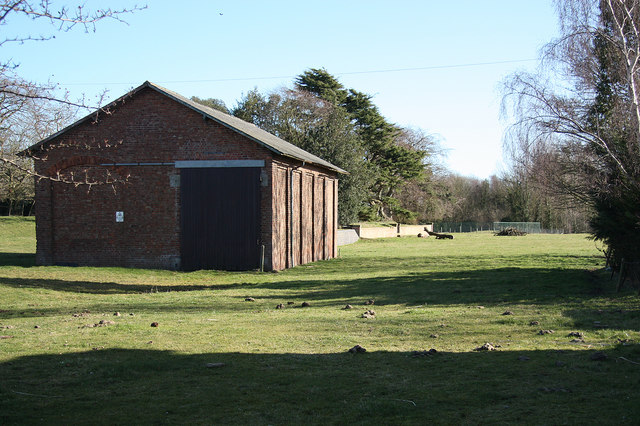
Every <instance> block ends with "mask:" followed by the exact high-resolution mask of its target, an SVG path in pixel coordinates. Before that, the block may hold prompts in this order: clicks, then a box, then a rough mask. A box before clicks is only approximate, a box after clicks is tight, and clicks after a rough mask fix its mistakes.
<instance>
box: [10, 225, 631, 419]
mask: <svg viewBox="0 0 640 426" xmlns="http://www.w3.org/2000/svg"><path fill="white" fill-rule="evenodd" d="M34 250H35V242H34V237H33V221H32V220H24V219H4V218H3V219H0V335H2V336H3V337H4V338H2V339H0V424H43V423H44V424H116V423H128V424H230V423H232V424H300V423H310V424H321V423H322V424H326V423H328V424H336V423H354V424H365V423H367V424H369V423H371V422H376V423H382V424H425V423H429V422H432V423H439V424H479V423H496V422H497V423H513V424H596V423H597V424H634V423H636V422H637V420H638V418H640V408H639V407H640V404H639V403H640V396H639V395H640V394H639V393H638V389H639V385H640V365H639V364H637V363H639V362H640V348H639V345H638V342H639V341H640V303H639V299H638V296H637V295H636V293H635V292H634V291H632V290H631V289H628V288H627V289H625V290H624V291H623V292H622V293H615V281H610V280H609V276H608V275H607V274H606V273H604V272H603V271H601V268H602V267H603V266H604V261H603V259H602V256H601V255H600V253H599V252H598V250H597V249H596V246H595V244H594V243H593V242H592V241H589V240H587V239H586V238H585V235H528V236H525V237H494V236H493V235H492V234H490V233H475V234H462V235H456V238H455V239H454V240H447V241H443V240H438V241H436V240H433V239H418V238H402V239H400V238H396V239H386V240H372V241H361V242H359V243H357V244H354V245H351V246H346V247H342V248H341V250H340V251H341V257H340V258H339V259H334V260H331V261H323V262H317V263H314V264H310V265H304V266H300V267H297V268H294V269H291V270H288V271H284V272H281V273H262V274H261V273H257V272H248V273H230V272H214V271H199V272H193V273H181V272H171V271H157V270H131V269H122V268H63V267H35V266H33V252H34ZM248 297H251V298H253V299H254V301H245V299H246V298H248ZM370 299H372V300H374V301H375V304H374V305H365V302H366V301H368V300H370ZM289 302H291V304H288V303H289ZM302 302H308V303H309V305H310V306H309V307H306V308H302V307H301V304H302ZM278 304H282V305H283V309H275V308H276V306H277V305H278ZM347 304H350V305H352V306H353V309H349V310H345V309H342V308H343V307H344V306H345V305H347ZM369 309H372V310H374V311H375V317H374V318H369V319H367V318H362V314H363V312H364V311H366V310H369ZM116 312H118V313H120V315H119V316H115V315H114V313H116ZM505 313H510V314H507V315H504V314H505ZM100 321H102V322H103V323H104V322H106V324H100ZM110 322H112V323H110ZM152 322H157V323H158V327H151V323H152ZM96 324H98V326H95V325H96ZM541 330H551V331H553V333H547V334H540V331H541ZM570 333H581V336H580V335H579V336H569V334H570ZM485 343H491V344H492V345H493V346H494V347H496V348H497V350H495V351H490V352H481V351H474V349H475V348H478V347H480V346H482V345H483V344H485ZM356 344H359V345H361V346H363V347H364V348H366V349H367V352H366V353H364V354H350V353H348V352H347V350H348V349H349V348H351V347H353V346H354V345H356ZM428 349H436V351H437V353H435V354H434V353H432V354H424V353H414V351H425V350H428ZM599 352H601V353H602V354H603V357H604V356H606V359H604V360H592V357H594V354H596V353H599ZM210 363H223V364H224V366H222V367H207V364H210Z"/></svg>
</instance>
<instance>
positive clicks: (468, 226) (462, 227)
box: [433, 222, 565, 234]
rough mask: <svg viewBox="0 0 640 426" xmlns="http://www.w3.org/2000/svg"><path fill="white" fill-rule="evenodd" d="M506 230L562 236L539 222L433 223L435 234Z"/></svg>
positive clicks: (562, 230)
mask: <svg viewBox="0 0 640 426" xmlns="http://www.w3.org/2000/svg"><path fill="white" fill-rule="evenodd" d="M506 228H516V229H517V230H519V231H524V232H526V233H528V234H564V233H565V230H564V229H562V228H551V229H544V228H542V226H541V225H540V222H434V223H433V230H434V231H435V232H449V233H453V232H482V231H491V232H500V231H502V230H504V229H506Z"/></svg>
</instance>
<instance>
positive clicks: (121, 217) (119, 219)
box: [116, 212, 124, 222]
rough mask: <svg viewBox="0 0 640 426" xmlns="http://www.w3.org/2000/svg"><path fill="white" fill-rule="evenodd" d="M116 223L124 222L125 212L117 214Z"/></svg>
mask: <svg viewBox="0 0 640 426" xmlns="http://www.w3.org/2000/svg"><path fill="white" fill-rule="evenodd" d="M116 222H124V212H116Z"/></svg>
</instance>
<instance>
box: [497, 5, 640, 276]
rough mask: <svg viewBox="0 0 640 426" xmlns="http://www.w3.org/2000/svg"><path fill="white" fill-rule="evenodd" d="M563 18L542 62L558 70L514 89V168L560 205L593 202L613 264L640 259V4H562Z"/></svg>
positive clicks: (525, 77)
mask: <svg viewBox="0 0 640 426" xmlns="http://www.w3.org/2000/svg"><path fill="white" fill-rule="evenodd" d="M559 12H560V18H561V24H562V25H561V32H562V34H561V37H560V38H559V39H558V40H556V41H553V42H551V43H550V44H549V45H548V46H547V49H546V57H545V59H546V61H547V63H549V64H551V65H552V66H553V68H550V69H548V71H547V72H548V74H538V75H531V74H517V75H514V76H512V78H511V79H510V80H509V81H508V82H507V91H508V97H509V98H510V99H512V100H513V102H512V104H513V106H514V107H515V115H516V117H517V124H516V126H515V127H514V133H513V134H512V139H511V147H512V149H513V153H514V158H515V160H516V167H517V168H519V169H520V170H523V171H524V172H523V173H524V174H526V175H527V176H528V177H530V178H531V181H534V182H536V183H537V184H538V185H540V186H545V187H547V188H549V189H551V190H553V191H555V192H556V194H557V195H556V198H557V199H559V200H560V202H562V200H563V198H562V197H564V200H566V199H567V197H570V198H572V199H573V200H574V203H575V202H581V203H587V204H588V205H589V207H590V208H591V209H593V219H592V221H591V227H592V231H593V236H594V238H596V239H598V240H602V241H603V242H605V243H606V244H607V245H608V247H609V249H610V250H611V252H612V259H614V260H615V262H614V263H619V262H620V259H621V258H626V259H627V260H629V259H633V260H637V259H638V258H640V252H639V251H638V249H637V244H636V242H637V241H638V239H640V196H639V195H638V194H640V95H639V93H638V87H640V63H639V62H638V59H637V58H638V57H640V38H639V37H638V36H637V34H639V30H640V25H639V24H640V2H638V1H637V0H598V1H596V0H563V1H560V2H559ZM558 81H559V82H562V83H563V84H558V83H557V82H558ZM553 82H555V83H553Z"/></svg>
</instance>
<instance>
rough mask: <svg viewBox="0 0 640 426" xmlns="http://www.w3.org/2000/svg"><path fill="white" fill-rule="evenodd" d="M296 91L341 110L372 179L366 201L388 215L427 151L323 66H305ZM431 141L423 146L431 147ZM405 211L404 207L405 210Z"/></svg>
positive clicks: (417, 175) (366, 97)
mask: <svg viewBox="0 0 640 426" xmlns="http://www.w3.org/2000/svg"><path fill="white" fill-rule="evenodd" d="M296 87H297V88H298V90H301V91H305V92H309V93H312V94H314V95H315V96H317V97H319V98H321V99H324V100H325V101H327V102H330V103H332V104H333V105H335V106H338V107H340V108H342V109H344V110H345V111H346V112H347V114H348V117H349V118H350V119H351V120H352V121H353V123H354V126H355V130H356V132H357V133H358V135H359V136H360V138H361V140H362V144H363V146H364V149H365V159H366V160H367V164H368V165H369V167H370V169H371V171H372V176H373V181H372V184H371V186H370V189H369V195H368V201H369V203H370V205H372V206H375V207H376V209H377V215H378V216H379V217H384V218H390V217H391V216H392V215H393V208H392V207H391V204H389V201H390V200H394V199H395V198H394V197H395V195H396V192H397V190H398V189H399V187H400V186H401V185H402V184H403V183H404V182H407V181H411V180H413V179H418V178H420V177H421V175H422V174H423V172H424V171H425V164H424V163H425V157H426V156H427V154H428V152H427V150H426V149H425V150H423V149H419V148H417V147H416V146H412V145H410V144H407V143H405V140H404V137H405V136H406V132H407V131H406V130H405V131H403V129H400V128H398V127H397V126H395V125H394V124H392V123H389V122H388V121H387V120H386V119H385V118H384V117H383V116H382V115H381V114H380V111H379V110H378V107H377V106H376V105H375V104H374V103H373V102H372V97H371V96H370V95H367V94H365V93H362V92H359V91H357V90H355V89H348V90H347V89H346V88H344V86H343V85H342V84H341V83H340V82H338V80H337V79H335V77H333V76H332V75H331V74H329V73H328V72H327V71H326V70H324V69H309V70H307V71H305V72H304V73H303V74H302V75H300V76H298V78H297V79H296ZM432 145H433V143H430V144H428V145H427V146H425V148H430V147H432ZM405 210H406V209H405Z"/></svg>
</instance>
